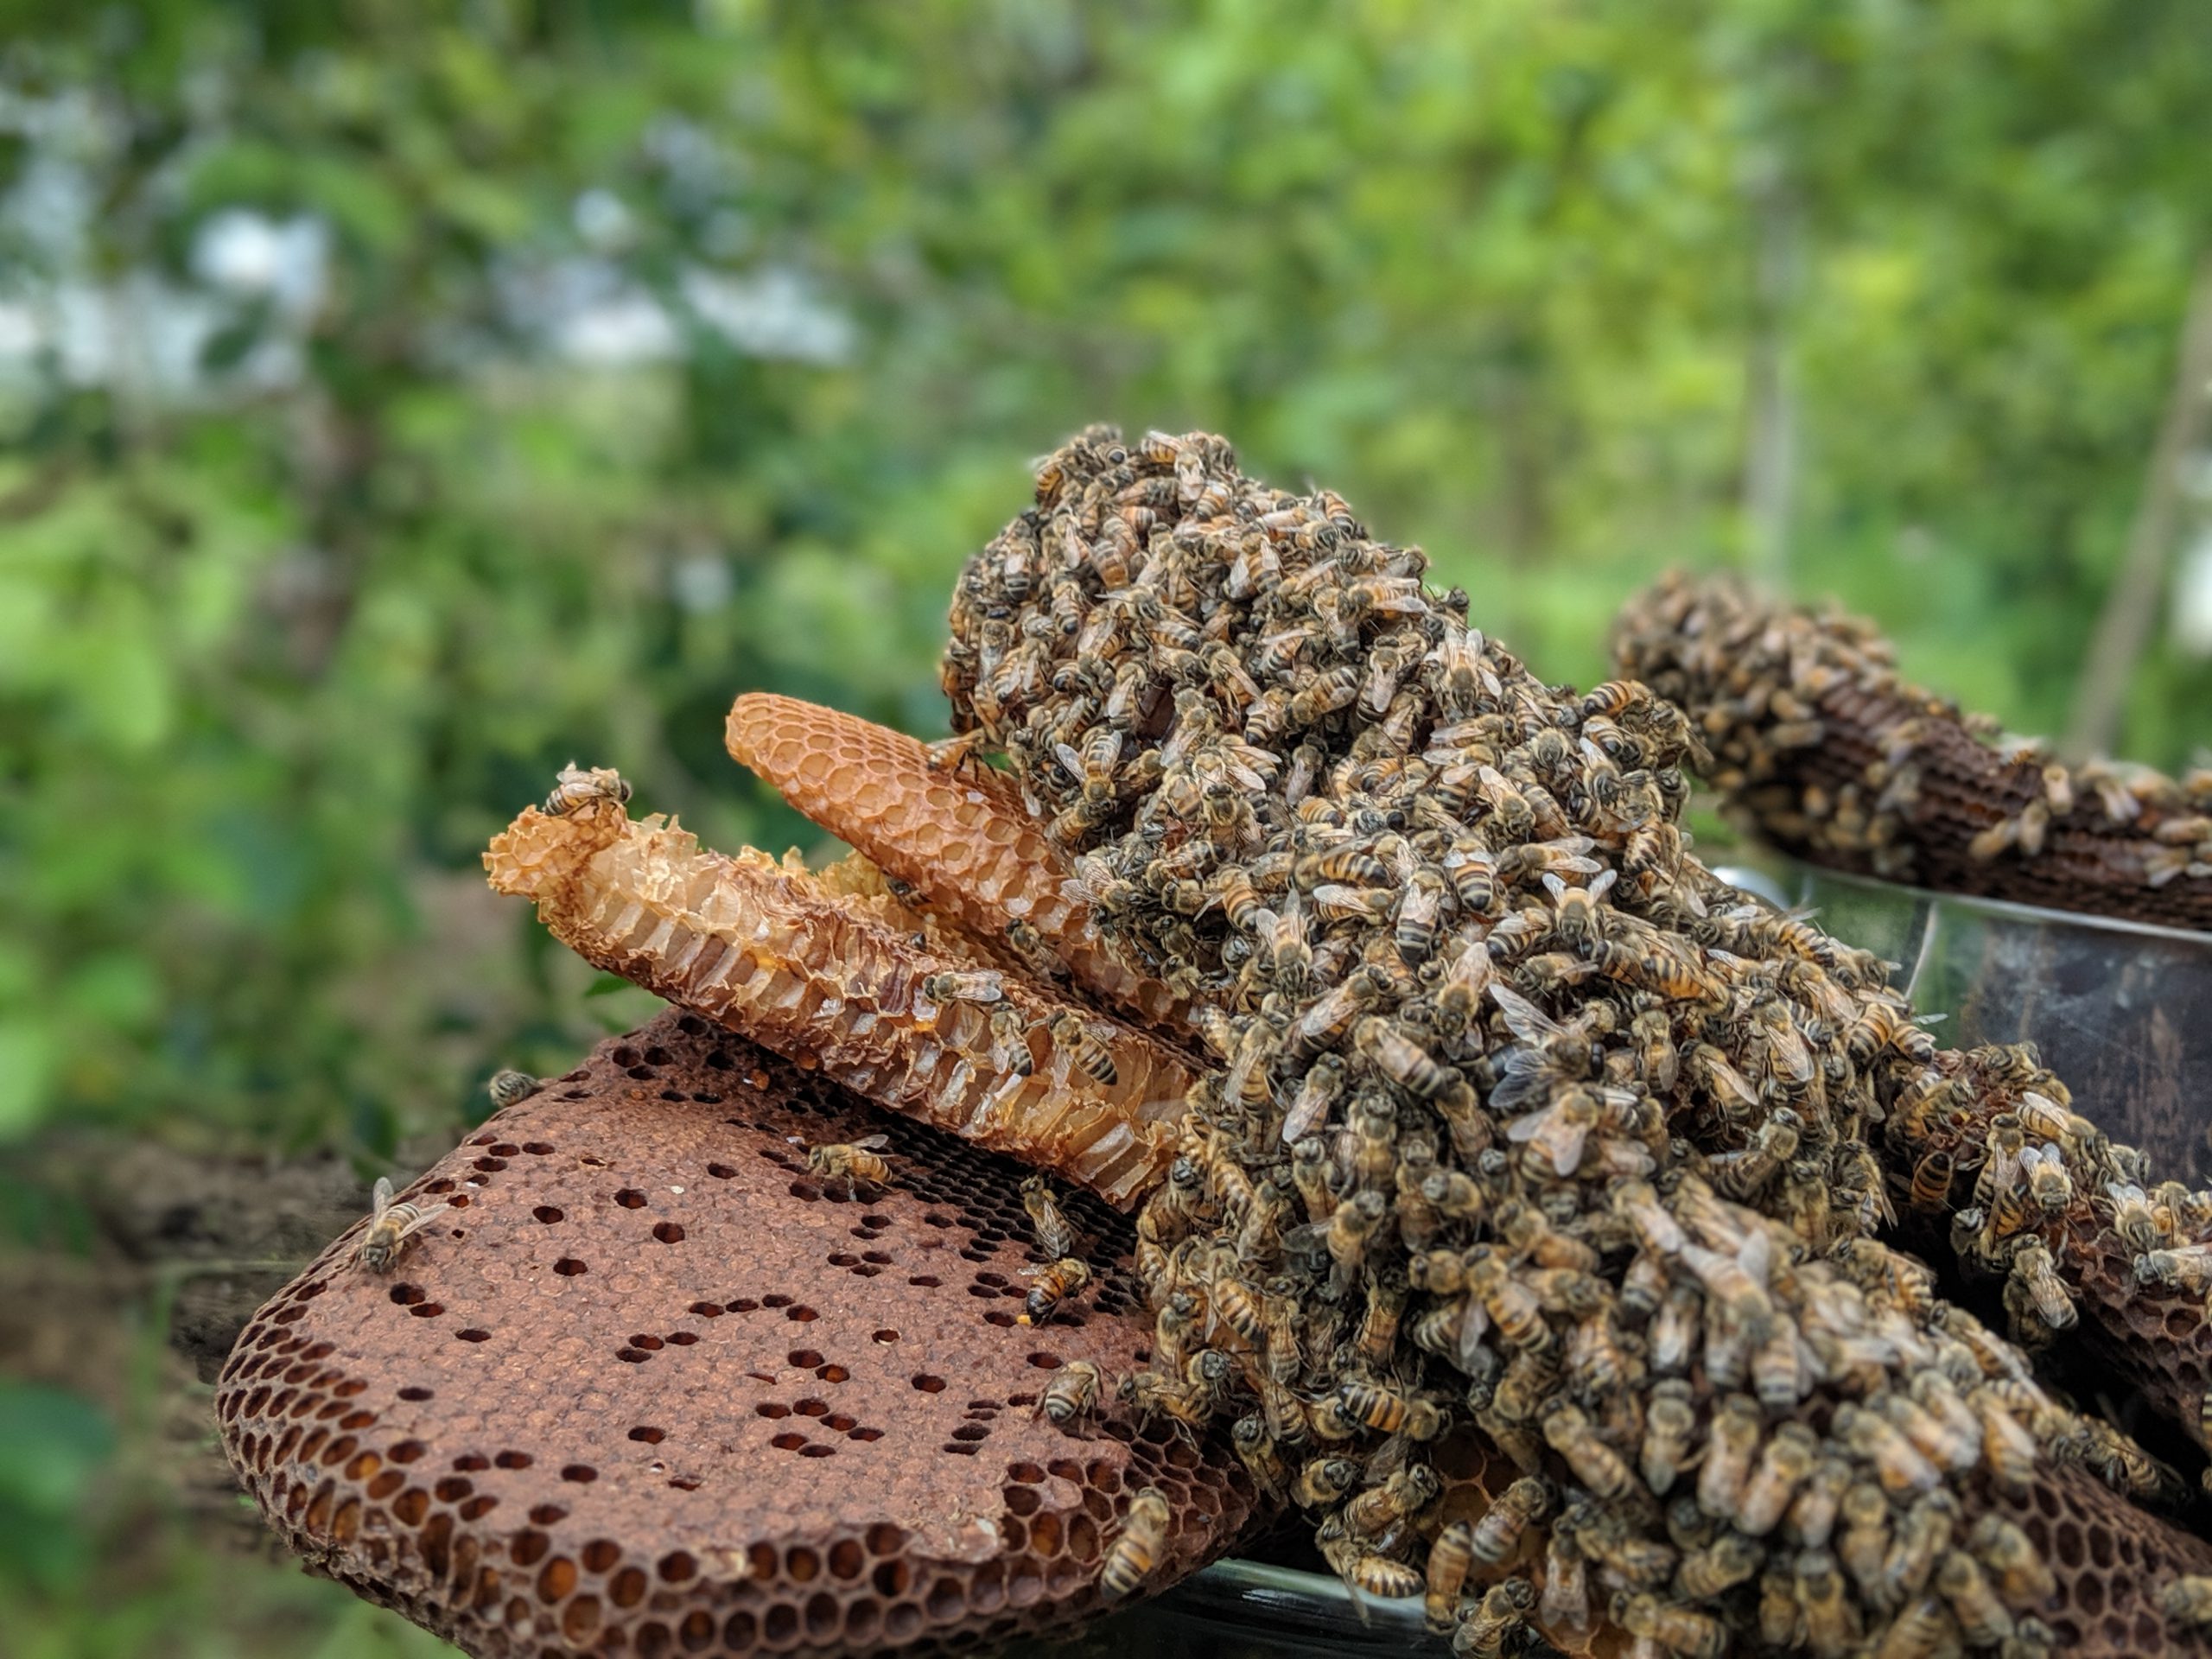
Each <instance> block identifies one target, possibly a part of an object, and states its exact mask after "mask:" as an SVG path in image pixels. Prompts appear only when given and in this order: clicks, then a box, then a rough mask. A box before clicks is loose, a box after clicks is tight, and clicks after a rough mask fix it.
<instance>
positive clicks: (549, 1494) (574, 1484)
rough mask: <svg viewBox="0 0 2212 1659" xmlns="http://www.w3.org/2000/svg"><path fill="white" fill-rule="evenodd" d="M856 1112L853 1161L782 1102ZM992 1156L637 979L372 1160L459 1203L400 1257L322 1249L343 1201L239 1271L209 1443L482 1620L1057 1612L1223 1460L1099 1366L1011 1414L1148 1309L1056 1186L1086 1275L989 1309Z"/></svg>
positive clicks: (1210, 1508) (1220, 1502)
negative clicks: (261, 1280) (878, 1150)
mask: <svg viewBox="0 0 2212 1659" xmlns="http://www.w3.org/2000/svg"><path fill="white" fill-rule="evenodd" d="M879 1129H880V1130H887V1132H888V1133H889V1135H891V1137H892V1142H893V1144H892V1147H891V1148H890V1149H889V1150H888V1152H887V1154H886V1156H887V1158H888V1159H889V1160H891V1162H892V1165H893V1172H894V1173H893V1179H892V1181H891V1183H890V1185H887V1186H885V1187H882V1188H880V1189H872V1188H867V1187H862V1188H859V1189H855V1190H854V1191H851V1192H848V1191H845V1190H842V1188H841V1186H840V1185H839V1184H837V1183H835V1182H830V1183H824V1182H823V1181H821V1180H819V1179H817V1178H815V1177H814V1176H811V1175H810V1174H809V1173H808V1172H807V1169H806V1165H805V1160H804V1154H803V1152H802V1151H800V1150H799V1149H798V1147H793V1146H792V1145H791V1144H790V1142H789V1141H787V1139H786V1137H787V1136H790V1135H799V1136H800V1137H801V1138H802V1139H803V1140H804V1141H808V1142H810V1143H823V1142H832V1141H852V1140H854V1139H856V1138H858V1137H860V1136H861V1135H864V1134H867V1133H868V1132H871V1131H875V1130H879ZM1022 1173H1023V1172H1022V1171H1021V1169H1020V1167H1019V1166H1014V1165H1013V1164H1010V1163H1008V1162H1007V1161H1006V1160H1003V1159H1001V1158H998V1157H995V1156H993V1155H991V1154H987V1153H984V1152H982V1151H980V1150H978V1149H977V1148H976V1147H973V1146H971V1145H969V1144H967V1143H964V1142H962V1141H957V1140H955V1139H953V1138H951V1137H950V1136H946V1135H938V1134H935V1133H933V1132H931V1131H930V1130H928V1129H926V1128H919V1127H917V1126H915V1125H912V1124H909V1123H906V1122H902V1121H899V1120H896V1119H886V1118H885V1117H884V1116H883V1115H882V1114H880V1113H875V1112H872V1111H871V1110H870V1109H868V1108H867V1107H866V1106H865V1105H864V1104H862V1103H859V1102H857V1101H855V1099H854V1098H852V1097H851V1096H849V1095H847V1094H845V1093H844V1092H843V1091H842V1090H839V1089H836V1088H835V1087H832V1086H830V1085H829V1084H825V1083H824V1082H823V1080H822V1079H821V1078H820V1077H818V1076H815V1075H809V1074H806V1073H803V1072H800V1071H795V1070H794V1069H793V1068H792V1067H791V1066H789V1065H785V1063H783V1062H782V1061H780V1060H778V1059H776V1058H773V1057H772V1056H770V1055H768V1054H766V1053H765V1052H761V1051H759V1050H756V1049H754V1048H753V1047H751V1046H748V1045H747V1044H744V1043H742V1042H740V1041H736V1040H734V1039H731V1038H730V1037H728V1035H727V1034H726V1033H720V1032H716V1031H714V1030H712V1028H711V1027H709V1026H708V1025H707V1024H706V1022H705V1021H703V1020H700V1019H698V1018H697V1017H696V1016H695V1015H691V1014H667V1015H664V1016H663V1017H662V1018H660V1019H658V1020H655V1021H654V1022H653V1023H652V1024H651V1025H650V1026H648V1027H645V1028H644V1029H643V1030H641V1031H639V1032H637V1033H632V1035H630V1036H627V1037H624V1038H620V1039H613V1040H612V1041H609V1042H607V1043H605V1044H602V1045H601V1046H600V1047H599V1048H598V1049H597V1050H596V1051H594V1053H593V1054H592V1056H591V1057H590V1058H589V1060H588V1062H587V1063H586V1064H585V1065H583V1066H582V1067H581V1068H580V1069H579V1070H577V1071H574V1072H571V1073H570V1074H569V1076H567V1077H563V1078H560V1079H557V1080H550V1081H549V1082H547V1084H545V1085H544V1087H543V1089H542V1090H540V1092H538V1093H537V1095H535V1096H531V1098H529V1099H527V1100H525V1101H524V1102H522V1103H520V1104H519V1105H517V1106H514V1107H512V1108H510V1109H507V1110H505V1111H503V1112H501V1113H499V1114H498V1115H497V1116H494V1117H493V1118H492V1119H491V1120H490V1121H489V1122H487V1123H486V1124H485V1126H484V1127H483V1128H482V1130H481V1131H480V1132H479V1133H478V1134H476V1135H473V1136H471V1137H470V1139H469V1141H468V1142H467V1144H466V1145H464V1146H462V1147H460V1148H459V1149H458V1150H456V1151H455V1152H454V1154H452V1155H451V1156H449V1157H448V1158H447V1159H445V1160H443V1161H442V1163H440V1164H439V1165H438V1166H436V1167H435V1168H434V1169H433V1170H431V1171H429V1173H427V1175H426V1176H425V1178H424V1179H423V1180H422V1181H420V1182H418V1183H417V1184H416V1185H415V1187H414V1188H412V1189H411V1190H410V1192H407V1193H405V1194H403V1198H410V1199H412V1200H413V1201H414V1202H416V1204H418V1205H422V1206H423V1207H424V1208H426V1209H428V1208H429V1206H430V1205H433V1204H435V1203H436V1202H438V1201H439V1200H443V1201H444V1202H445V1203H446V1204H448V1205H451V1206H452V1208H450V1209H448V1210H438V1211H434V1212H433V1215H432V1220H431V1222H430V1224H429V1225H427V1226H425V1227H424V1228H423V1230H422V1231H421V1232H420V1233H419V1234H418V1235H417V1236H415V1237H414V1238H412V1239H411V1240H410V1241H409V1243H407V1245H406V1247H405V1249H404V1253H403V1254H402V1255H400V1257H399V1258H398V1260H397V1263H396V1264H395V1266H394V1268H393V1270H392V1271H391V1273H389V1274H382V1275H379V1274H374V1273H371V1272H369V1271H366V1270H365V1269H364V1268H361V1267H359V1266H358V1265H355V1264H354V1263H353V1262H352V1261H351V1257H352V1255H353V1250H354V1249H355V1247H356V1245H357V1244H358V1243H359V1229H357V1230H355V1231H354V1232H353V1233H349V1234H348V1235H347V1236H345V1237H343V1238H341V1239H340V1240H338V1241H337V1242H336V1243H334V1244H333V1245H332V1246H331V1247H330V1248H329V1249H327V1250H325V1251H324V1252H323V1254H322V1255H321V1258H320V1259H319V1260H318V1261H317V1262H315V1264H314V1265H313V1266H312V1267H310V1268H308V1270H307V1271H306V1272H305V1273H304V1274H302V1275H301V1276H300V1277H299V1278H298V1279H297V1280H296V1281H294V1282H293V1283H292V1284H291V1285H290V1286H289V1287H287V1288H286V1289H285V1290H283V1292H282V1293H280V1294H278V1295H277V1297H276V1298H275V1299H274V1300H271V1301H270V1303H269V1304H268V1306H265V1307H264V1308H263V1309H262V1310H261V1312H260V1313H258V1314H257V1316H256V1317H255V1319H253V1321H252V1323H251V1325H248V1327H247V1328H246V1330H245V1332H244V1334H243V1335H242V1336H241V1337H240V1338H239V1340H238V1345H237V1348H236V1349H235V1351H233V1353H232V1356H231V1358H230V1360H229V1361H228V1362H227V1363H226V1365H225V1367H224V1370H223V1373H222V1376H221V1378H220V1380H219V1385H218V1389H217V1398H216V1410H217V1415H218V1418H219V1423H220V1427H221V1433H222V1437H223V1441H224V1445H225V1447H226V1451H227V1452H228V1453H229V1456H230V1459H231V1461H232V1465H233V1466H234V1467H235V1468H236V1470H237V1471H238V1476H239V1478H240V1479H241V1480H242V1481H243V1482H244V1484H245V1487H246V1490H247V1491H249V1492H250V1493H251V1495H252V1497H253V1498H254V1500H255V1502H256V1503H258V1504H259V1505H260V1507H261V1510H262V1511H263V1513H264V1516H266V1517H267V1518H268V1520H269V1522H270V1525H271V1526H272V1527H274V1528H275V1529H277V1532H278V1533H279V1534H280V1535H282V1536H283V1538H284V1539H285V1541H287V1542H288V1543H289V1545H290V1546H291V1547H292V1548H294V1549H295V1550H296V1551H297V1552H298V1553H299V1554H301V1555H302V1556H303V1557H304V1558H305V1559H306V1560H308V1562H309V1563H310V1565H311V1566H312V1567H313V1568H314V1569H315V1570H316V1571H318V1572H321V1573H326V1574H328V1575H329V1576H331V1577H334V1578H336V1579H338V1580H341V1581H343V1582H345V1583H346V1584H348V1585H350V1586H352V1587H353V1588H354V1589H355V1590H357V1591H358V1592H359V1593H361V1594H362V1595H364V1596H365V1597H367V1598H369V1599H372V1600H374V1601H378V1602H380V1603H383V1604H385V1605H388V1606H392V1607H396V1608H397V1609H398V1610H399V1611H402V1612H404V1614H406V1615H407V1616H408V1617H409V1618H412V1619H414V1620H415V1621H416V1622H417V1623H418V1624H423V1625H424V1626H426V1627H427V1628H429V1629H430V1630H435V1631H436V1632H438V1633H439V1634H441V1635H442V1636H444V1637H448V1639H450V1640H452V1641H454V1642H455V1643H458V1644H459V1645H460V1646H461V1647H462V1648H463V1649H467V1651H469V1652H471V1653H474V1654H479V1655H488V1656H502V1659H504V1656H510V1655H512V1656H522V1655H530V1656H539V1655H549V1656H550V1655H555V1654H572V1653H578V1652H588V1653H602V1652H620V1653H623V1654H632V1655H638V1656H644V1659H651V1656H655V1655H659V1654H677V1653H683V1654H696V1653H709V1654H745V1653H753V1652H757V1651H764V1650H777V1651H788V1650H791V1649H847V1650H853V1649H878V1648H892V1647H906V1646H910V1645H915V1644H922V1645H927V1646H931V1647H936V1648H942V1649H958V1648H963V1647H969V1646H974V1645H976V1644H978V1643H985V1642H995V1641H999V1640H1001V1639H1002V1638H1004V1637H1008V1636H1011V1635H1013V1634H1014V1633H1016V1632H1018V1631H1022V1630H1039V1629H1042V1628H1045V1627H1047V1626H1050V1625H1054V1624H1061V1623H1064V1622H1065V1621H1068V1620H1071V1619H1074V1618H1081V1617H1083V1616H1084V1615H1085V1614H1088V1613H1092V1612H1096V1611H1098V1610H1099V1608H1100V1607H1101V1605H1103V1604H1102V1596H1101V1593H1100V1591H1099V1588H1098V1584H1097V1580H1098V1577H1099V1573H1100V1568H1101V1563H1102V1560H1103V1556H1104V1554H1105V1553H1106V1551H1107V1550H1108V1549H1109V1548H1110V1546H1111V1544H1112V1542H1113V1541H1114V1539H1115V1536H1116V1532H1117V1529H1118V1528H1119V1526H1120V1524H1121V1516H1122V1514H1123V1513H1124V1512H1125V1511H1126V1510H1127V1508H1128V1503H1129V1499H1130V1497H1131V1495H1132V1494H1133V1493H1135V1491H1139V1490H1141V1489H1142V1488H1144V1487H1147V1486H1154V1487H1157V1488H1159V1489H1160V1491H1162V1492H1163V1493H1165V1494H1166V1496H1167V1497H1168V1499H1169V1502H1170V1504H1171V1508H1172V1510H1173V1521H1172V1524H1171V1527H1170V1531H1169V1535H1168V1541H1167V1545H1166V1548H1165V1550H1164V1551H1163V1552H1162V1555H1161V1559H1160V1564H1159V1567H1158V1568H1157V1569H1156V1571H1155V1573H1154V1575H1153V1577H1152V1579H1151V1580H1150V1584H1151V1585H1152V1586H1155V1587H1156V1586H1160V1585H1163V1584H1166V1583H1168V1582H1172V1581H1173V1580H1175V1579H1176V1578H1179V1577H1180V1576H1181V1575H1182V1574H1184V1573H1187V1572H1189V1571H1190V1570H1192V1568H1193V1567H1197V1566H1198V1565H1199V1564H1200V1563H1202V1562H1203V1561H1204V1560H1207V1559H1209V1558H1210V1557H1211V1556H1213V1555H1216V1554H1219V1553H1220V1552H1221V1551H1222V1550H1223V1549H1224V1548H1226V1547H1227V1546H1228V1545H1229V1544H1230V1541H1232V1540H1233V1539H1234V1538H1235V1537H1236V1534H1237V1532H1238V1530H1239V1529H1240V1528H1241V1527H1242V1526H1243V1522H1244V1521H1245V1519H1246V1518H1247V1516H1249V1513H1250V1511H1251V1508H1252V1501H1253V1500H1252V1491H1251V1487H1250V1484H1249V1482H1248V1481H1247V1480H1246V1478H1245V1477H1244V1475H1243V1471H1242V1470H1241V1469H1239V1468H1238V1467H1237V1465H1236V1460H1235V1459H1234V1457H1233V1456H1232V1455H1230V1452H1228V1449H1227V1447H1226V1446H1224V1445H1221V1444H1220V1443H1219V1442H1213V1443H1209V1444H1206V1445H1204V1446H1197V1445H1192V1444H1191V1443H1188V1442H1186V1441H1185V1440H1183V1439H1181V1438H1179V1437H1178V1436H1176V1435H1175V1434H1173V1433H1168V1432H1167V1431H1166V1427H1165V1426H1156V1427H1154V1428H1152V1429H1149V1430H1144V1431H1140V1430H1138V1429H1137V1428H1136V1427H1135V1426H1134V1425H1133V1424H1132V1422H1131V1421H1129V1420H1128V1417H1127V1416H1126V1415H1125V1414H1123V1412H1122V1408H1119V1407H1118V1406H1116V1405H1114V1404H1113V1403H1112V1402H1110V1401H1109V1402H1107V1404H1106V1406H1105V1409H1104V1413H1103V1415H1102V1416H1100V1417H1097V1418H1094V1419H1091V1420H1090V1421H1087V1422H1079V1423H1077V1424H1074V1425H1071V1431H1072V1432H1064V1431H1063V1430H1062V1429H1061V1428H1060V1427H1056V1426H1055V1425H1054V1424H1053V1423H1052V1422H1051V1421H1049V1420H1047V1419H1046V1418H1044V1417H1042V1416H1039V1415H1038V1414H1037V1410H1036V1408H1037V1406H1038V1402H1039V1396H1040V1395H1041V1394H1042V1392H1043V1390H1044V1389H1046V1387H1047V1385H1048V1384H1049V1383H1051V1382H1052V1378H1053V1377H1054V1376H1058V1375H1059V1374H1060V1373H1061V1371H1062V1369H1063V1368H1064V1367H1065V1366H1066V1365H1067V1364H1069V1363H1071V1362H1074V1361H1077V1360H1085V1359H1087V1360H1090V1361H1093V1362H1096V1363H1099V1364H1101V1365H1103V1366H1104V1367H1105V1368H1106V1369H1107V1370H1108V1371H1109V1373H1111V1374H1113V1375H1116V1376H1118V1375H1121V1374H1122V1373H1124V1372H1126V1371H1128V1370H1129V1369H1131V1368H1132V1367H1133V1366H1134V1365H1135V1364H1137V1363H1141V1357H1142V1356H1143V1354H1144V1352H1145V1350H1146V1347H1147V1344H1148V1343H1149V1340H1150V1335H1151V1332H1150V1321H1149V1318H1148V1317H1147V1316H1146V1315H1144V1314H1143V1313H1142V1312H1141V1309H1140V1308H1139V1306H1138V1304H1137V1300H1136V1296H1135V1289H1134V1287H1133V1286H1132V1285H1131V1283H1130V1282H1129V1280H1128V1273H1127V1262H1126V1248H1127V1245H1128V1226H1127V1224H1126V1223H1124V1222H1122V1220H1121V1219H1120V1218H1119V1217H1116V1216H1115V1215H1114V1214H1113V1213H1112V1212H1111V1211H1109V1210H1108V1209H1107V1208H1106V1207H1105V1206H1104V1205H1101V1204H1099V1203H1098V1202H1096V1200H1093V1199H1091V1198H1088V1197H1087V1196H1083V1195H1073V1196H1071V1197H1070V1198H1067V1200H1066V1205H1067V1208H1068V1211H1069V1212H1070V1213H1071V1216H1072V1217H1073V1218H1074V1219H1075V1221H1076V1223H1077V1226H1078V1228H1079V1229H1080V1230H1082V1231H1083V1232H1084V1234H1085V1235H1087V1238H1086V1248H1087V1249H1088V1251H1089V1253H1090V1259H1091V1260H1092V1262H1094V1264H1095V1265H1096V1266H1097V1268H1098V1276H1097V1278H1096V1281H1094V1283H1093V1286H1092V1287H1091V1289H1090V1292H1089V1294H1087V1295H1086V1296H1084V1298H1082V1299H1081V1300H1079V1301H1078V1302H1077V1303H1076V1304H1074V1306H1073V1311H1072V1312H1070V1313H1062V1314H1060V1315H1059V1316H1058V1317H1056V1318H1054V1319H1052V1320H1051V1321H1050V1322H1048V1323H1046V1324H1044V1325H1039V1326H1037V1327H1035V1328H1028V1327H1024V1326H1022V1325H1019V1324H1018V1323H1017V1322H1016V1321H1017V1315H1018V1314H1019V1313H1020V1310H1021V1307H1022V1300H1021V1299H1022V1295H1023V1291H1024V1287H1025V1286H1026V1284H1027V1281H1026V1280H1025V1279H1024V1278H1023V1276H1022V1268H1024V1267H1025V1266H1027V1265H1033V1264H1034V1263H1035V1262H1037V1261H1039V1259H1040V1258H1039V1255H1038V1254H1037V1252H1036V1251H1035V1250H1034V1249H1032V1248H1031V1243H1030V1234H1029V1230H1028V1224H1027V1220H1026V1218H1025V1217H1024V1216H1023V1213H1022V1211H1021V1207H1020V1201H1019V1199H1018V1198H1017V1197H1016V1196H1015V1188H1016V1184H1017V1182H1018V1180H1019V1179H1020V1175H1021V1174H1022Z"/></svg>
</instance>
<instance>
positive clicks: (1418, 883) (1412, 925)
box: [1391, 865, 1446, 968]
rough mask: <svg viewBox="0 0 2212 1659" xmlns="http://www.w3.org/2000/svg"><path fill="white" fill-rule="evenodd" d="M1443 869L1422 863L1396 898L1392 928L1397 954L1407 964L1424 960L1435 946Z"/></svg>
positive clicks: (1441, 909) (1415, 965)
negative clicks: (1396, 911) (1395, 919)
mask: <svg viewBox="0 0 2212 1659" xmlns="http://www.w3.org/2000/svg"><path fill="white" fill-rule="evenodd" d="M1445 891H1446V887H1445V880H1444V875H1443V873H1442V872H1441V871H1440V870H1438V869H1436V868H1433V866H1429V865H1424V866H1422V867H1421V868H1420V869H1417V870H1415V871H1414V874H1413V878H1412V880H1410V881H1408V883H1407V885H1406V890H1405V895H1404V897H1403V898H1402V899H1400V900H1399V901H1398V915H1397V924H1396V926H1395V929H1394V930H1393V931H1392V936H1391V937H1392V939H1393V942H1394V943H1395V944H1396V945H1397V947H1398V955H1399V957H1401V958H1402V960H1403V961H1404V962H1405V963H1406V965H1407V966H1408V967H1410V968H1418V967H1420V966H1421V963H1425V962H1427V960H1428V959H1429V957H1430V956H1431V955H1432V954H1433V952H1434V951H1435V949H1436V931H1437V925H1438V924H1439V922H1440V920H1441V919H1442V918H1443V914H1444V894H1445Z"/></svg>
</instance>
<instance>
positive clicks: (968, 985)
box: [922, 970, 1006, 1002]
mask: <svg viewBox="0 0 2212 1659" xmlns="http://www.w3.org/2000/svg"><path fill="white" fill-rule="evenodd" d="M1003 979H1004V976H1003V975H1001V974H997V973H995V972H990V971H988V970H987V971H984V972H982V973H972V974H970V973H941V974H929V975H926V976H924V978H923V980H922V995H924V996H926V997H928V998H929V999H930V1001H932V1002H995V1001H998V1000H999V999H1000V998H1001V997H1002V996H1004V995H1006V991H1005V989H1004V987H1003V984H1002V981H1003Z"/></svg>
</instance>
